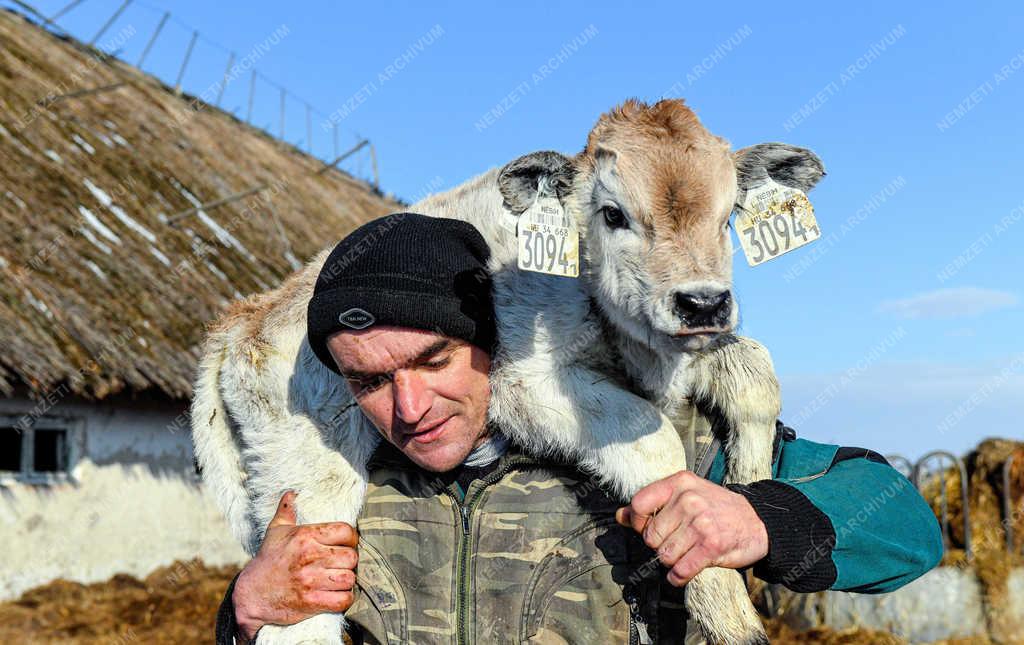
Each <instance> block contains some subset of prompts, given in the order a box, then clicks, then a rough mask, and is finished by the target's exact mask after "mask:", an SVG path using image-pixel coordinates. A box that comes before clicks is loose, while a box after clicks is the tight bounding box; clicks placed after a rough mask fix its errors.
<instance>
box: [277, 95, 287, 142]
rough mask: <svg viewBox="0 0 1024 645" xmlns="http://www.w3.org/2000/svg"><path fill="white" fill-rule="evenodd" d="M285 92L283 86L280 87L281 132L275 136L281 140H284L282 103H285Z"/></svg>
mask: <svg viewBox="0 0 1024 645" xmlns="http://www.w3.org/2000/svg"><path fill="white" fill-rule="evenodd" d="M286 94H287V93H286V92H285V91H284V88H283V87H282V88H281V134H280V135H279V136H278V137H277V138H278V139H280V140H282V141H284V103H285V97H286Z"/></svg>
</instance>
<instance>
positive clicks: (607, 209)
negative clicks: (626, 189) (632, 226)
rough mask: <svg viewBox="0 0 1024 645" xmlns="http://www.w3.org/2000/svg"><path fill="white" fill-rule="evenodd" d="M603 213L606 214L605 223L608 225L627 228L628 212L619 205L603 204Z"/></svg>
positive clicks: (609, 226)
mask: <svg viewBox="0 0 1024 645" xmlns="http://www.w3.org/2000/svg"><path fill="white" fill-rule="evenodd" d="M601 214H602V215H603V216H604V223H605V224H607V225H608V228H626V227H627V226H628V223H627V222H626V214H625V213H623V212H622V209H621V208H619V207H618V206H612V205H610V204H609V205H608V206H602V207H601Z"/></svg>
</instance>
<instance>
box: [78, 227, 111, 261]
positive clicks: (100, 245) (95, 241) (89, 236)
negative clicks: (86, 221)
mask: <svg viewBox="0 0 1024 645" xmlns="http://www.w3.org/2000/svg"><path fill="white" fill-rule="evenodd" d="M78 230H79V231H81V232H82V235H83V236H84V237H85V239H87V240H89V241H90V242H92V243H93V244H94V245H95V246H96V247H97V248H98V249H99V250H101V251H103V252H104V253H106V254H107V255H110V254H111V250H110V247H109V246H107V245H106V244H104V243H103V242H100V241H99V239H97V238H96V236H95V235H93V234H92V231H90V230H89V229H87V228H86V227H84V226H83V227H81V228H80V229H78Z"/></svg>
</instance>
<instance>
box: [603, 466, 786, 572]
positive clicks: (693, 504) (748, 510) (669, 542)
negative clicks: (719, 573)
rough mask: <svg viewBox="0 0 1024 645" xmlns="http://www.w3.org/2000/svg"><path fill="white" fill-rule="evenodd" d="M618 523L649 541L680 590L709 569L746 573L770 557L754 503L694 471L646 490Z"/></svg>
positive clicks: (617, 516)
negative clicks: (737, 570) (706, 568)
mask: <svg viewBox="0 0 1024 645" xmlns="http://www.w3.org/2000/svg"><path fill="white" fill-rule="evenodd" d="M615 519H616V520H617V521H618V522H619V524H622V525H623V526H627V527H632V528H633V530H635V531H636V532H637V533H640V534H641V535H643V537H644V542H646V543H647V546H649V547H651V548H652V549H654V550H656V551H657V553H658V559H659V560H660V561H661V563H662V564H664V565H665V566H666V567H668V568H669V569H671V570H670V571H669V573H668V581H669V582H670V583H671V584H673V585H675V586H677V587H681V586H683V585H685V584H686V583H687V582H689V581H690V580H691V579H692V578H693V577H694V576H696V575H697V574H698V573H700V572H701V571H702V570H703V569H704V568H705V567H726V568H729V569H741V568H743V567H747V566H750V565H752V564H754V563H756V562H758V561H760V560H762V559H763V558H765V557H766V556H767V555H768V532H767V530H766V529H765V526H764V522H762V521H761V518H759V517H758V516H757V513H755V512H754V508H753V507H752V506H751V505H750V502H748V501H747V499H746V498H745V497H743V496H742V495H740V494H739V493H734V492H732V491H731V490H729V489H728V488H725V487H723V486H719V485H718V484H714V483H712V482H709V481H708V480H706V479H702V478H700V477H698V476H697V475H695V474H693V473H692V472H690V471H688V470H683V471H680V472H678V473H676V474H674V475H671V476H669V477H666V478H665V479H661V480H658V481H656V482H654V483H653V484H650V485H649V486H645V487H644V488H642V489H640V490H639V491H638V492H637V494H636V495H634V496H633V499H632V501H631V502H630V504H629V506H624V507H622V508H620V509H619V510H618V511H617V512H616V513H615Z"/></svg>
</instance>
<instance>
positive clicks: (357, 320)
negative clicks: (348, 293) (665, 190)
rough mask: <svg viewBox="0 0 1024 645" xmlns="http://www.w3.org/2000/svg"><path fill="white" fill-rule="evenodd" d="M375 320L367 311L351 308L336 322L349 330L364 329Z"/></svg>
mask: <svg viewBox="0 0 1024 645" xmlns="http://www.w3.org/2000/svg"><path fill="white" fill-rule="evenodd" d="M376 320H377V319H376V318H374V317H373V314H371V313H370V312H369V311H366V310H364V309H360V308H359V307H352V308H351V309H349V310H348V311H346V312H344V313H342V314H341V315H339V316H338V322H340V323H341V324H342V325H345V326H346V327H349V328H350V329H365V328H367V327H369V326H370V325H372V324H373V323H374V322H375V321H376Z"/></svg>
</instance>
